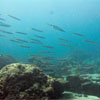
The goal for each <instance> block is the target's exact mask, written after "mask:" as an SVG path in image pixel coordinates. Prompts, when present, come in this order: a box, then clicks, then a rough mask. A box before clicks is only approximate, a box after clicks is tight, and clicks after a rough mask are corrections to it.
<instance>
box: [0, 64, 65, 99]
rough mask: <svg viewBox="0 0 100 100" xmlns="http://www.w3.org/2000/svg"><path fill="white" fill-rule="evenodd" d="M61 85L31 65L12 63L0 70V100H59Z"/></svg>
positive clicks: (61, 90)
mask: <svg viewBox="0 0 100 100" xmlns="http://www.w3.org/2000/svg"><path fill="white" fill-rule="evenodd" d="M62 92H63V88H62V84H61V83H60V82H59V81H57V80H56V79H54V78H52V77H50V76H48V75H45V74H43V72H42V71H41V70H40V69H39V68H38V67H37V66H36V65H31V64H22V63H14V64H9V65H7V66H5V67H4V68H2V69H1V70H0V99H2V100H11V99H13V100H22V99H24V100H30V99H32V100H34V99H41V100H49V99H59V97H60V96H61V95H62Z"/></svg>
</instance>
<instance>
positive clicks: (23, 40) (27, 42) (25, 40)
mask: <svg viewBox="0 0 100 100" xmlns="http://www.w3.org/2000/svg"><path fill="white" fill-rule="evenodd" d="M15 40H17V41H20V42H25V43H29V41H26V40H22V39H15Z"/></svg>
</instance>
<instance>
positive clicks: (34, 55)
mask: <svg viewBox="0 0 100 100" xmlns="http://www.w3.org/2000/svg"><path fill="white" fill-rule="evenodd" d="M28 56H32V57H40V55H36V54H29V55H28Z"/></svg>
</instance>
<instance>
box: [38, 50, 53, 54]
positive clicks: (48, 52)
mask: <svg viewBox="0 0 100 100" xmlns="http://www.w3.org/2000/svg"><path fill="white" fill-rule="evenodd" d="M37 52H38V53H45V54H52V53H54V52H53V51H37Z"/></svg>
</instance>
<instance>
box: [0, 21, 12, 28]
mask: <svg viewBox="0 0 100 100" xmlns="http://www.w3.org/2000/svg"><path fill="white" fill-rule="evenodd" d="M0 26H3V27H11V25H9V24H5V23H3V22H0Z"/></svg>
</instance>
